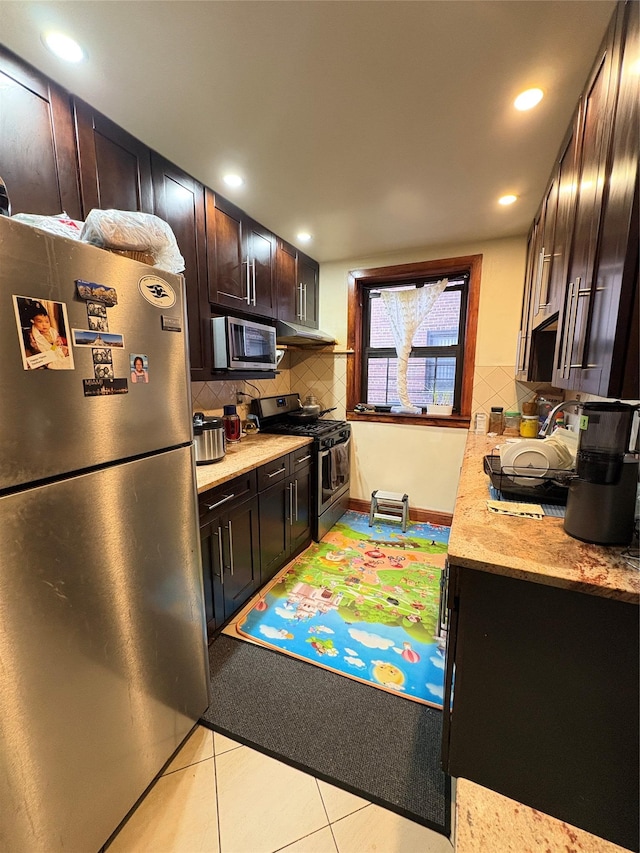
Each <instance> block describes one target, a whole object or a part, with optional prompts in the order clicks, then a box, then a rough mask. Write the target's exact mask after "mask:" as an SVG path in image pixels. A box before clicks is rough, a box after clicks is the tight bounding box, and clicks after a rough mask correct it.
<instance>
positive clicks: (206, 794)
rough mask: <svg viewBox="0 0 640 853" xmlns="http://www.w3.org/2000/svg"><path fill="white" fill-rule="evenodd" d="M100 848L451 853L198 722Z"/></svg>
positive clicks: (421, 831)
mask: <svg viewBox="0 0 640 853" xmlns="http://www.w3.org/2000/svg"><path fill="white" fill-rule="evenodd" d="M106 849H107V850H108V853H274V851H276V850H282V851H286V853H452V851H453V847H452V845H451V842H450V841H449V840H448V839H447V838H445V837H444V836H442V835H439V834H438V833H436V832H432V831H431V830H429V829H426V828H425V827H423V826H420V825H419V824H417V823H413V822H412V821H410V820H407V819H406V818H403V817H400V816H399V815H396V814H394V813H393V812H390V811H387V810H386V809H383V808H380V807H379V806H376V805H374V804H372V803H368V802H367V801H366V800H362V799H360V798H359V797H356V796H354V795H353V794H349V793H348V792H346V791H343V790H342V789H340V788H336V787H334V786H333V785H328V784H327V783H326V782H322V781H320V780H319V779H315V778H314V777H313V776H309V775H307V774H306V773H302V772H301V771H300V770H295V769H294V768H292V767H289V766H288V765H286V764H282V763H280V762H279V761H276V760H274V759H273V758H269V757H268V756H265V755H263V754H262V753H260V752H256V751H255V750H253V749H249V747H246V746H242V745H241V744H239V743H236V742H235V741H232V740H229V738H225V737H223V736H222V735H219V734H217V733H214V732H211V731H210V730H209V729H206V728H204V727H202V726H198V727H197V728H196V729H195V730H194V732H193V733H192V734H191V736H190V737H189V739H188V740H187V741H186V742H185V743H184V745H183V747H182V749H181V750H180V752H179V753H178V754H177V755H176V757H175V758H174V760H173V761H172V762H171V764H170V765H169V766H168V767H167V769H166V770H165V772H164V774H163V775H162V776H161V777H160V778H159V779H157V780H156V782H155V784H154V785H153V786H152V787H151V788H150V790H149V791H148V793H147V795H146V797H145V798H144V800H142V802H141V803H140V805H139V806H138V808H137V809H136V810H135V812H133V814H132V815H131V816H130V818H129V820H128V821H127V823H126V824H124V826H123V827H122V829H121V830H120V832H119V833H118V834H117V835H116V836H115V838H114V839H113V840H112V842H111V844H109V846H108V848H106Z"/></svg>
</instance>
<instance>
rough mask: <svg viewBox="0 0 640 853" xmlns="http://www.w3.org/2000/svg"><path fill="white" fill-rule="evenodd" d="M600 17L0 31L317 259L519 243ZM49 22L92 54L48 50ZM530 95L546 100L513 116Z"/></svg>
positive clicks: (32, 23)
mask: <svg viewBox="0 0 640 853" xmlns="http://www.w3.org/2000/svg"><path fill="white" fill-rule="evenodd" d="M614 6H615V3H614V2H613V0H586V2H583V0H553V2H547V0H497V1H496V0H490V1H489V2H487V1H486V0H410V2H405V0H377V2H372V1H371V0H324V2H315V0H289V2H281V1H280V2H277V1H276V2H273V0H257V2H254V0H200V2H191V0H185V2H178V0H173V2H163V0H150V1H149V2H147V1H146V0H145V2H128V1H127V0H122V1H121V2H112V0H106V2H102V0H91V1H90V2H85V0H76V2H27V1H26V0H0V37H1V38H2V41H3V43H4V44H5V45H6V46H7V47H8V48H10V49H11V50H13V51H14V52H15V53H17V54H19V55H20V56H22V57H24V58H25V59H26V60H27V61H29V62H31V63H32V64H33V65H35V66H36V67H37V68H39V69H40V70H42V71H43V72H45V73H46V74H48V75H49V76H50V77H52V78H54V79H55V80H57V81H58V82H59V83H61V84H62V85H63V86H65V87H66V88H67V89H69V90H70V91H71V92H73V93H74V94H77V95H79V96H80V97H82V98H83V99H84V100H86V101H88V102H89V103H90V104H92V105H93V106H94V107H96V108H97V109H98V110H100V111H101V112H103V113H104V114H105V115H107V116H109V117H110V118H111V119H113V120H114V121H115V122H117V123H118V124H119V125H121V126H122V127H125V128H126V129H127V130H129V131H130V132H131V133H133V134H134V135H135V136H137V137H139V138H140V139H142V140H143V141H144V142H146V143H147V144H148V145H150V146H151V147H152V148H154V149H155V150H157V151H158V152H160V153H161V154H163V155H164V156H165V157H167V158H168V159H169V160H171V161H173V162H174V163H176V164H178V165H179V166H181V167H182V168H183V169H185V170H186V171H187V172H189V173H190V174H192V175H193V176H194V177H196V178H198V179H199V180H200V181H202V182H203V183H205V184H206V185H208V186H210V187H212V188H213V189H217V190H219V191H220V192H221V193H222V194H223V195H224V196H225V197H226V198H229V199H230V200H232V201H234V202H235V203H237V204H238V205H239V206H240V207H241V208H242V209H243V210H245V211H246V212H247V213H249V214H251V215H252V216H253V217H255V218H256V219H258V220H259V221H261V222H262V223H263V224H264V225H266V226H267V227H268V228H270V229H271V230H272V231H274V232H276V233H277V234H279V235H280V236H281V237H284V238H285V239H287V240H290V241H291V242H293V243H296V242H297V241H296V234H297V232H298V231H299V230H301V229H306V230H308V231H310V232H311V233H312V234H313V238H314V239H313V242H312V243H310V244H307V246H306V247H305V251H307V252H308V253H309V254H310V255H312V256H313V257H315V258H317V259H318V260H320V261H328V260H337V259H344V258H353V259H356V258H362V257H365V256H367V255H372V254H381V253H386V252H392V251H396V250H403V249H407V248H413V247H423V246H428V245H434V244H442V243H455V242H459V241H467V240H475V239H487V238H493V237H502V236H509V235H515V234H524V233H526V231H527V230H528V226H529V223H530V221H531V219H532V218H533V215H534V213H535V210H536V207H537V204H538V201H539V199H540V197H541V195H542V193H543V191H544V183H545V181H546V179H547V177H548V175H549V173H550V171H551V167H552V163H553V158H554V156H555V155H556V153H557V150H558V147H559V145H560V142H561V141H562V136H563V133H564V131H565V128H566V126H567V125H568V122H569V120H570V118H571V114H572V111H573V108H574V105H575V103H576V101H577V99H578V96H579V94H580V91H581V89H582V86H583V84H584V81H585V79H586V76H587V74H588V71H589V68H590V66H591V63H592V61H593V59H594V57H595V54H596V51H597V48H598V45H599V43H600V40H601V38H602V36H603V34H604V31H605V29H606V25H607V22H608V20H609V18H610V16H611V14H612V12H613V9H614ZM46 28H56V29H61V30H63V31H65V32H66V33H68V34H69V35H72V36H74V37H75V38H76V39H77V40H78V41H79V42H80V43H81V44H82V45H83V47H84V48H85V49H86V51H87V53H88V56H89V58H88V61H86V62H85V63H83V64H82V65H79V66H70V65H63V64H62V63H61V62H60V61H59V60H57V59H55V58H54V57H52V56H51V55H50V54H49V53H48V52H47V51H46V50H45V48H44V47H43V46H42V44H41V42H40V32H41V31H42V30H44V29H46ZM531 86H539V87H541V88H542V89H544V91H545V92H546V97H545V98H544V100H543V101H542V103H541V105H540V106H539V107H537V108H536V109H534V110H532V111H531V112H527V113H520V112H517V111H516V110H514V109H513V106H512V104H513V100H514V98H515V96H516V95H517V94H518V93H519V92H520V91H521V90H523V89H526V88H529V87H531ZM228 169H233V170H235V171H240V172H241V173H242V174H244V176H245V177H246V184H245V186H244V187H243V188H241V189H240V190H231V189H229V188H227V187H226V186H224V185H223V183H222V180H221V176H222V174H223V173H224V172H225V170H228ZM0 174H1V168H0ZM504 193H515V194H516V195H518V196H519V201H518V202H517V203H516V204H515V205H513V206H512V207H510V208H503V207H500V206H498V205H497V203H496V200H497V198H498V196H500V195H503V194H504Z"/></svg>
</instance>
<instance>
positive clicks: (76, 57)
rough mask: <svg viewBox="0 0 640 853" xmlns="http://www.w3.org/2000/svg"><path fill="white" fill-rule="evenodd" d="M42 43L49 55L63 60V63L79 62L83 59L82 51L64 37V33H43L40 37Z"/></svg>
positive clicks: (75, 42) (69, 39)
mask: <svg viewBox="0 0 640 853" xmlns="http://www.w3.org/2000/svg"><path fill="white" fill-rule="evenodd" d="M42 41H43V42H44V44H45V45H46V46H47V47H48V48H49V50H50V51H51V53H55V55H56V56H57V57H58V58H59V59H64V60H65V62H81V61H82V60H83V59H84V58H85V53H84V50H83V49H82V48H81V47H80V45H79V44H78V42H77V41H74V40H73V39H72V38H70V37H69V36H65V35H64V33H45V34H44V35H43V36H42Z"/></svg>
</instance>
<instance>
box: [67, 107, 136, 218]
mask: <svg viewBox="0 0 640 853" xmlns="http://www.w3.org/2000/svg"><path fill="white" fill-rule="evenodd" d="M73 106H74V113H75V121H76V133H77V137H78V161H79V167H80V194H81V197H82V209H83V214H84V216H85V218H86V216H87V214H88V213H89V211H90V210H92V209H93V208H98V209H101V210H133V211H140V212H142V213H153V187H152V183H151V151H150V149H149V148H148V147H147V146H146V145H144V143H142V142H140V140H139V139H136V138H135V137H134V136H131V134H130V133H127V131H126V130H123V129H122V128H121V127H118V125H117V124H115V123H114V122H112V121H111V120H110V119H108V118H107V117H106V116H103V115H102V114H101V113H99V112H97V110H94V109H93V107H91V106H89V104H86V103H85V102H84V101H81V100H80V99H79V98H74V101H73Z"/></svg>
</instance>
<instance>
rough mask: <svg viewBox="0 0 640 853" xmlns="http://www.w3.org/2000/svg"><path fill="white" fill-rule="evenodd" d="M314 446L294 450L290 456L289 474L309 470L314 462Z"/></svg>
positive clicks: (309, 445)
mask: <svg viewBox="0 0 640 853" xmlns="http://www.w3.org/2000/svg"><path fill="white" fill-rule="evenodd" d="M312 448H313V445H312V444H308V445H306V447H301V448H300V449H299V450H294V451H293V453H290V454H289V473H290V474H295V473H296V472H297V471H302V470H303V469H304V468H308V467H309V465H311V463H312V461H313V449H312Z"/></svg>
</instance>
